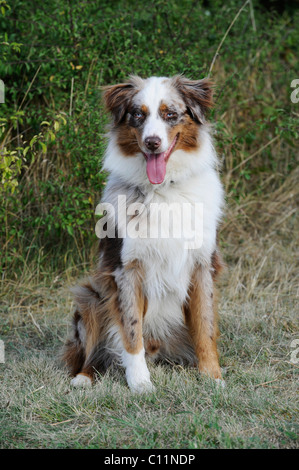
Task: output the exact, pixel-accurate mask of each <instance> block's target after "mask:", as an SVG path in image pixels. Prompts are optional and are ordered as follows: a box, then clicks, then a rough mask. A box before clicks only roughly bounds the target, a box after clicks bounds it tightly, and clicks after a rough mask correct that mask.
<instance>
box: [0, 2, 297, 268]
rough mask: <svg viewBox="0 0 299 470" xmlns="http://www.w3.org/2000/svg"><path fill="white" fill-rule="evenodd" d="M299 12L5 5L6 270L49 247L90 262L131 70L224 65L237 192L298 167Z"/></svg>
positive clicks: (219, 125) (225, 159)
mask: <svg viewBox="0 0 299 470" xmlns="http://www.w3.org/2000/svg"><path fill="white" fill-rule="evenodd" d="M242 6H244V8H243V9H242V11H241V12H240V9H241V7H242ZM251 7H252V8H251ZM238 12H239V15H238V16H237V14H238ZM298 16H299V15H298V10H297V9H296V8H295V7H294V8H293V9H291V11H286V12H284V13H283V14H280V15H279V16H278V15H276V14H275V12H273V11H272V12H268V11H265V10H264V9H263V8H262V6H261V2H257V1H256V2H249V1H248V2H246V4H244V3H241V2H240V1H237V0H229V1H227V2H221V1H220V0H216V1H213V2H204V1H202V2H200V1H194V0H173V1H172V2H169V1H168V0H154V1H153V2H151V3H149V4H145V3H144V2H140V1H136V0H132V1H130V2H127V1H125V0H116V1H114V2H111V1H108V0H101V1H92V2H88V1H80V0H77V1H74V2H73V1H69V0H51V1H49V0H45V1H44V2H42V3H41V4H39V5H38V6H37V7H36V6H35V5H34V4H32V3H31V2H25V1H24V0H7V1H6V0H1V1H0V31H1V34H0V43H1V45H2V46H3V47H2V48H1V52H0V59H1V61H0V78H1V79H2V80H3V81H4V83H5V87H6V89H5V103H4V104H0V110H1V120H0V133H1V135H0V151H1V163H0V171H1V180H2V186H1V190H0V219H1V224H0V237H1V241H2V244H3V256H2V257H1V263H2V267H1V269H6V270H8V269H9V270H10V271H12V272H13V271H14V270H16V269H18V267H22V264H23V263H24V259H25V258H26V260H28V258H30V257H31V258H33V259H34V257H35V256H36V253H37V251H38V250H40V249H41V248H43V249H44V253H45V258H44V259H45V262H46V263H47V262H48V260H49V257H50V255H51V257H52V259H53V254H55V260H56V263H57V265H58V266H61V267H63V266H64V264H65V258H64V257H63V256H62V254H63V253H66V252H67V250H71V249H73V251H74V253H77V254H78V257H76V256H75V257H74V259H75V261H76V260H78V259H81V260H82V259H88V253H89V250H90V246H91V244H92V243H93V242H95V241H96V237H95V234H94V225H95V219H94V209H95V206H96V204H97V202H98V200H99V198H100V194H101V191H102V188H103V185H104V184H105V175H104V174H103V173H102V172H101V160H102V156H103V152H104V148H105V135H104V134H105V128H106V124H107V122H108V117H107V115H106V114H105V112H104V110H103V107H102V104H101V92H100V86H101V85H104V84H107V83H115V82H119V81H121V80H123V79H125V78H126V77H127V76H128V75H129V74H131V73H134V74H139V75H141V76H142V77H146V76H150V75H166V76H170V75H173V74H177V73H185V74H186V75H187V76H189V77H190V78H200V77H203V76H206V75H208V74H209V73H211V75H212V77H213V79H214V80H215V81H216V84H217V89H216V95H215V101H216V107H215V109H214V111H213V112H212V114H211V121H212V122H215V138H216V145H217V149H218V153H219V155H220V158H221V160H222V163H223V182H224V184H225V187H226V190H227V193H228V197H229V198H233V199H234V200H235V201H236V203H238V202H239V201H240V200H242V198H243V197H244V196H245V195H246V194H248V193H249V192H252V193H254V194H262V192H263V191H265V188H266V190H267V191H271V190H273V188H276V187H278V186H279V185H280V184H281V183H282V182H283V181H284V179H285V177H286V175H287V174H288V173H289V172H291V171H292V170H293V169H294V167H295V161H296V160H295V157H296V147H295V144H294V139H296V138H298V126H297V122H298V107H297V108H296V104H293V103H292V102H291V100H290V93H291V91H292V90H291V88H290V83H291V81H292V80H293V79H294V78H296V74H297V77H298V70H296V63H297V58H296V51H297V45H298V42H299V31H298V28H297V26H296V25H297V24H298V20H299V17H298ZM233 21H234V23H233V24H232V22H233ZM230 25H231V29H230V30H229V32H228V34H227V36H226V37H225V36H224V35H225V33H226V32H227V31H228V28H229V27H230ZM223 39H225V40H224V41H223V43H222V44H221V41H222V40H223ZM219 45H221V48H220V50H219V55H217V56H215V53H216V50H217V48H218V46H219ZM211 64H213V67H212V70H211ZM273 175H275V177H274V178H272V176H273ZM269 178H270V180H269ZM268 180H269V181H270V183H269V184H268V183H267V181H268ZM265 185H266V186H265ZM85 253H87V254H86V255H85Z"/></svg>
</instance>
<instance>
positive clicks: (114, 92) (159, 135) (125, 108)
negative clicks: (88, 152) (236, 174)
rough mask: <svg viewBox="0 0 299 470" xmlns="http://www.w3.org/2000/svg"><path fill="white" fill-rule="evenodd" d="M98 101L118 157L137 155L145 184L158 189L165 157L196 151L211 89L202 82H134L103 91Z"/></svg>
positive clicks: (159, 79)
mask: <svg viewBox="0 0 299 470" xmlns="http://www.w3.org/2000/svg"><path fill="white" fill-rule="evenodd" d="M104 100H105V103H106V106H107V108H108V110H109V111H110V112H111V113H112V114H113V116H114V130H115V131H116V132H117V144H118V146H119V147H120V149H121V151H122V153H123V155H125V156H127V157H132V156H137V155H141V158H144V159H145V160H146V172H147V176H148V179H149V181H150V182H151V183H152V184H161V183H162V182H163V181H164V178H165V175H166V167H167V163H168V160H169V158H170V157H171V154H172V153H173V152H175V151H176V150H183V151H185V152H190V151H194V150H196V148H197V147H198V146H199V141H198V136H199V132H198V130H199V126H201V125H202V124H203V123H204V121H205V114H206V112H207V110H208V109H209V108H210V107H211V106H212V88H211V83H210V81H209V80H207V79H203V80H189V79H187V78H185V77H183V76H175V77H173V78H165V77H151V78H148V79H146V80H143V79H141V78H140V77H135V76H134V77H131V78H130V80H129V81H128V82H127V83H123V84H119V85H112V86H108V87H106V88H105V93H104Z"/></svg>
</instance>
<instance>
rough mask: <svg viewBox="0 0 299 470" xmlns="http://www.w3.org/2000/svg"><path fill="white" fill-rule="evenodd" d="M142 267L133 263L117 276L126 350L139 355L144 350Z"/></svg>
mask: <svg viewBox="0 0 299 470" xmlns="http://www.w3.org/2000/svg"><path fill="white" fill-rule="evenodd" d="M142 274H143V271H142V267H141V265H140V263H139V262H137V261H136V262H131V263H129V264H128V265H126V266H125V267H124V269H122V270H121V272H120V273H119V274H117V275H116V283H117V286H118V304H119V318H118V319H117V321H118V324H119V326H120V333H121V336H122V340H123V345H124V348H125V350H126V351H127V352H128V353H130V354H137V353H139V352H140V351H141V349H142V348H143V342H142V318H143V313H144V308H145V298H144V294H143V287H142Z"/></svg>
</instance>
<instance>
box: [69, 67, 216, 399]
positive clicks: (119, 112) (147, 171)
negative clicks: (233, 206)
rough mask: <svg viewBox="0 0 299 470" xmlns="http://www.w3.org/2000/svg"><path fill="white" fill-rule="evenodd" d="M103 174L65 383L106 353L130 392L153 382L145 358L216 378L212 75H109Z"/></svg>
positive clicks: (84, 381)
mask: <svg viewBox="0 0 299 470" xmlns="http://www.w3.org/2000/svg"><path fill="white" fill-rule="evenodd" d="M104 101H105V104H106V107H107V109H108V110H109V112H110V113H111V115H112V117H113V123H112V125H111V129H110V133H109V142H108V146H107V151H106V155H105V160H104V169H105V170H107V171H108V172H109V174H110V176H109V178H108V181H107V185H106V188H105V192H104V195H103V199H102V202H101V204H100V206H101V209H102V212H103V217H102V218H101V219H100V220H99V222H98V224H99V226H98V224H97V234H98V236H99V237H100V239H101V240H100V255H99V261H98V264H97V267H96V269H95V272H94V273H93V274H91V275H90V277H89V278H88V279H86V280H85V281H84V282H82V283H81V285H79V286H78V287H76V288H75V289H74V294H75V301H76V310H75V313H74V318H73V333H72V336H71V337H70V338H69V339H68V341H67V343H66V345H65V350H64V360H65V362H66V364H67V366H68V367H69V369H70V372H71V374H72V375H73V379H72V382H71V383H72V385H74V386H85V385H89V384H91V383H92V380H93V376H94V374H95V372H96V371H102V370H105V368H106V367H107V366H109V365H110V364H111V363H112V362H115V361H116V362H118V363H119V364H121V366H123V367H124V369H125V373H126V379H127V382H128V385H129V387H130V389H131V390H132V391H133V392H137V393H140V392H145V391H151V390H154V386H153V384H152V382H151V378H150V373H149V370H148V367H147V360H150V359H163V358H164V359H167V360H168V361H173V362H178V363H183V364H192V365H196V367H197V368H198V370H199V371H200V372H202V373H206V374H208V375H210V376H211V377H213V378H215V379H216V380H217V382H219V383H222V381H221V370H220V367H219V360H218V353H217V345H216V340H217V335H218V329H217V311H216V300H215V285H214V284H215V278H216V275H217V273H218V272H219V270H220V268H221V261H220V255H219V252H218V248H217V242H216V233H217V228H218V224H219V220H220V217H221V212H222V207H223V190H222V186H221V183H220V180H219V176H218V172H217V168H216V167H217V157H216V153H215V150H214V147H213V143H212V139H211V136H210V128H209V125H208V124H207V122H206V113H207V111H208V109H209V108H211V106H212V89H211V83H210V81H209V80H208V79H202V80H189V79H187V78H185V77H184V76H182V75H179V76H175V77H172V78H166V77H151V78H148V79H141V78H140V77H137V76H131V77H130V78H129V80H128V81H127V82H126V83H122V84H118V85H112V86H107V87H105V89H104Z"/></svg>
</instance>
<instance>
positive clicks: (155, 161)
mask: <svg viewBox="0 0 299 470" xmlns="http://www.w3.org/2000/svg"><path fill="white" fill-rule="evenodd" d="M164 157H165V152H162V153H147V154H146V158H147V162H146V173H147V176H148V179H149V180H150V182H151V183H152V184H160V183H163V181H164V178H165V174H166V161H165V159H164Z"/></svg>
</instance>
